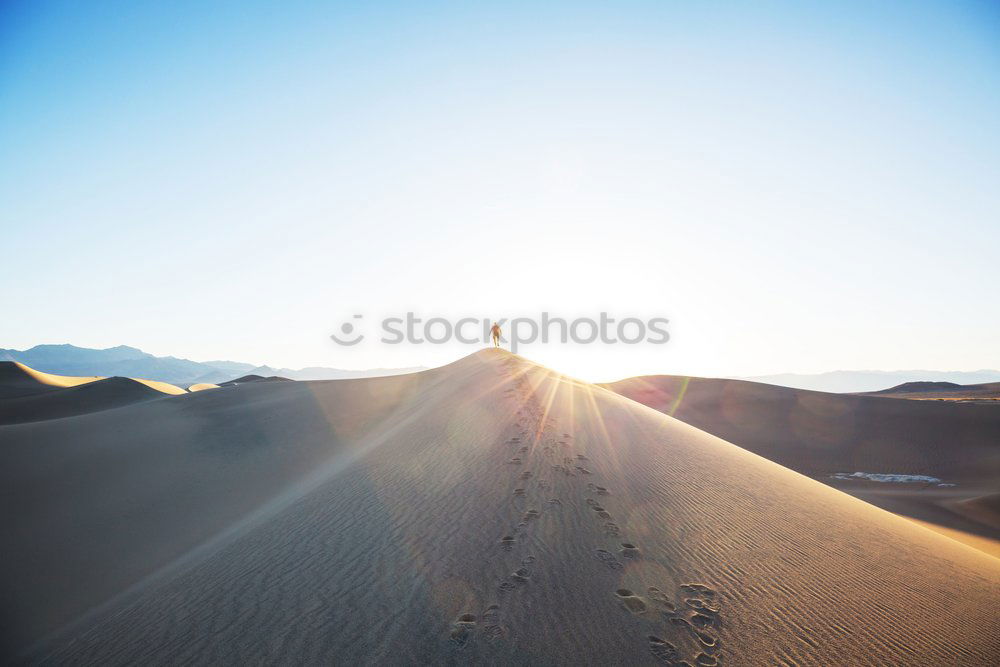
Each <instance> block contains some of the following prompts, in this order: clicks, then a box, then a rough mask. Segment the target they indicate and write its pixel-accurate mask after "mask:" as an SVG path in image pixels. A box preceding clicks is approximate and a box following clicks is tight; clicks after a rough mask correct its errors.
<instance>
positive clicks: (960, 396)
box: [866, 382, 1000, 401]
mask: <svg viewBox="0 0 1000 667" xmlns="http://www.w3.org/2000/svg"><path fill="white" fill-rule="evenodd" d="M866 395H867V396H886V397H891V398H908V399H911V400H924V401H931V400H937V401H998V400H1000V382H987V383H984V384H955V383H954V382H904V383H903V384H901V385H897V386H895V387H890V388H889V389H883V390H881V391H871V392H868V393H867V394H866Z"/></svg>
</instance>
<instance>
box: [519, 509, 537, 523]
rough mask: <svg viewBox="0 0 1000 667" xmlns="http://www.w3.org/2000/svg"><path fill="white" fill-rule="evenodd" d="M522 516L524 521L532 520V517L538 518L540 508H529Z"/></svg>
mask: <svg viewBox="0 0 1000 667" xmlns="http://www.w3.org/2000/svg"><path fill="white" fill-rule="evenodd" d="M521 518H522V519H523V520H524V521H531V520H532V519H537V518H538V510H528V511H527V512H525V513H524V516H523V517H521Z"/></svg>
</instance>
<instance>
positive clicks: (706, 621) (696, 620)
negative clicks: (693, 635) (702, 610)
mask: <svg viewBox="0 0 1000 667" xmlns="http://www.w3.org/2000/svg"><path fill="white" fill-rule="evenodd" d="M714 620H715V619H713V618H712V617H711V616H706V615H705V614H695V615H694V616H692V617H691V624H692V625H695V626H697V627H699V628H706V627H708V626H710V625H712V623H713V622H714Z"/></svg>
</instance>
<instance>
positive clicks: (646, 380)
mask: <svg viewBox="0 0 1000 667" xmlns="http://www.w3.org/2000/svg"><path fill="white" fill-rule="evenodd" d="M602 386H604V387H607V388H608V389H611V390H612V391H615V392H617V393H619V394H621V395H623V396H626V397H628V398H630V399H632V400H634V401H637V402H639V403H642V404H643V405H647V406H649V407H651V408H653V409H654V410H658V411H660V412H663V413H665V414H669V415H672V416H674V417H676V418H677V419H680V420H681V421H684V422H687V423H688V424H691V425H692V426H695V427H697V428H700V429H702V430H705V431H708V432H709V433H712V434H713V435H717V436H719V437H720V438H723V439H724V440H728V441H730V442H732V443H735V444H737V445H739V446H740V447H743V448H745V449H749V450H750V451H752V452H754V453H756V454H760V455H761V456H763V457H765V458H768V459H770V460H772V461H775V462H777V463H780V464H781V465H783V466H786V467H789V468H792V469H793V470H796V471H798V472H801V473H803V474H806V475H810V476H815V477H824V476H829V475H832V474H834V473H838V472H856V471H862V472H871V473H905V474H910V475H930V476H933V477H939V478H942V479H943V480H945V481H946V482H953V481H960V482H963V483H966V484H969V483H980V482H986V483H995V482H996V481H997V480H1000V410H998V409H996V406H991V405H955V404H949V403H936V402H925V401H901V400H895V399H888V398H881V397H873V396H857V395H851V394H828V393H824V392H818V391H808V390H804V389H789V388H787V387H778V386H775V385H768V384H760V383H757V382H746V381H743V380H720V379H712V378H696V377H692V378H688V377H681V376H672V375H656V376H647V377H637V378H630V379H627V380H621V381H619V382H613V383H610V384H606V385H602Z"/></svg>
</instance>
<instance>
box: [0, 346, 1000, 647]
mask: <svg viewBox="0 0 1000 667" xmlns="http://www.w3.org/2000/svg"><path fill="white" fill-rule="evenodd" d="M0 488H3V489H4V493H5V494H6V498H5V500H6V502H4V503H3V504H2V505H0V508H2V509H0V511H2V512H3V513H4V516H3V522H4V525H5V526H6V527H7V528H8V533H7V537H8V545H9V546H8V549H7V553H5V559H4V566H3V587H4V597H3V601H4V605H5V607H4V616H5V619H4V620H5V624H4V625H5V630H6V640H7V642H8V645H7V649H8V650H9V651H12V652H14V653H17V654H19V655H21V656H22V658H24V657H27V658H28V659H30V660H32V661H44V660H47V661H49V662H52V663H53V664H63V663H74V664H79V663H83V664H102V665H104V664H151V663H152V664H177V663H190V662H193V663H199V664H247V663H252V664H261V663H268V664H271V663H282V664H289V663H292V664H314V663H315V664H320V663H322V664H330V663H348V662H350V663H362V664H427V663H434V664H442V663H447V664H451V663H455V664H458V663H462V664H464V663H472V664H602V665H608V664H682V663H681V662H680V661H681V660H683V661H686V662H687V663H688V664H692V665H694V664H700V665H713V664H730V665H759V664H803V665H804V664H813V665H833V664H852V665H885V664H926V665H941V664H948V665H960V664H968V665H982V664H989V663H991V662H993V661H995V659H996V657H997V656H998V655H1000V617H998V615H997V613H996V600H997V599H998V596H1000V560H997V559H995V558H991V557H989V556H986V555H984V554H982V553H980V552H978V551H975V550H973V549H970V548H968V547H965V546H963V545H961V544H959V543H957V542H955V541H953V540H950V539H946V538H944V537H941V536H939V535H937V534H935V533H933V532H931V531H928V530H925V529H923V528H921V527H919V526H917V525H915V524H913V523H911V522H909V521H905V520H903V519H901V518H899V517H896V516H894V515H892V514H889V513H887V512H884V511H882V510H880V509H878V508H876V507H873V506H872V505H869V504H867V503H864V502H861V501H860V500H857V499H855V498H852V497H850V496H848V495H846V494H843V493H841V492H839V491H837V490H835V489H832V488H830V487H828V486H825V485H823V484H820V483H817V482H815V481H813V480H811V479H808V478H806V477H803V476H802V475H799V474H797V473H795V472H792V471H791V470H788V469H786V468H783V467H781V466H779V465H777V464H775V463H772V462H770V461H767V460H765V459H763V458H761V457H759V456H756V455H754V454H752V453H749V452H747V451H745V450H742V449H740V448H738V447H736V446H734V445H731V444H729V443H727V442H724V441H723V440H720V439H718V438H716V437H713V436H711V435H709V434H707V433H704V432H702V431H699V430H697V429H695V428H693V427H691V426H689V425H686V424H683V423H681V422H679V421H677V420H674V419H670V418H668V417H665V416H663V415H662V414H659V413H657V412H655V411H653V410H650V409H648V408H645V407H643V406H641V405H638V404H636V403H634V402H632V401H630V400H628V399H625V398H623V397H621V396H619V395H616V394H613V393H611V392H609V391H605V390H602V389H599V388H596V387H594V386H592V385H587V384H584V383H581V382H578V381H575V380H572V379H570V378H567V377H565V376H561V375H559V374H557V373H554V372H552V371H549V370H548V369H545V368H542V367H539V366H536V365H534V364H531V363H529V362H526V361H523V360H521V359H519V358H517V357H513V356H511V355H509V354H507V353H504V352H499V351H484V352H482V353H479V354H476V355H473V356H471V357H468V358H465V359H463V360H461V361H459V362H456V363H454V364H451V365H449V366H446V367H443V368H440V369H435V370H432V371H425V372H422V373H417V374H413V375H406V376H399V377H390V378H378V379H368V380H348V381H331V382H296V383H290V382H289V383H280V382H275V383H249V384H244V385H238V386H236V387H232V388H230V389H227V390H226V391H219V392H197V393H193V394H188V395H185V396H180V397H176V398H170V399H169V400H160V401H152V402H146V403H139V404H135V405H131V406H126V407H122V408H120V409H118V410H113V411H105V412H98V413H92V414H87V415H82V416H79V417H72V418H69V419H60V420H55V421H47V422H40V423H33V424H20V425H12V426H3V427H0Z"/></svg>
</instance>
